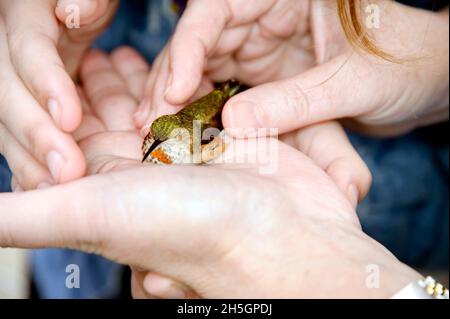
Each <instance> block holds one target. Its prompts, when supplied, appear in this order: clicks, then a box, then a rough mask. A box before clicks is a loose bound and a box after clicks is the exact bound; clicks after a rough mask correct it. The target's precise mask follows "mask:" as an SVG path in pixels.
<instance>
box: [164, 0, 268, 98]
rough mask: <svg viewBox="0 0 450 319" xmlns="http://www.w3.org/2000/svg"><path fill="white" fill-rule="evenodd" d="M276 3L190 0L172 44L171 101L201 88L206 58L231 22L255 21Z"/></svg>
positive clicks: (237, 23) (168, 95) (188, 96)
mask: <svg viewBox="0 0 450 319" xmlns="http://www.w3.org/2000/svg"><path fill="white" fill-rule="evenodd" d="M274 4H276V1H274V0H261V1H252V2H242V1H235V0H218V1H208V0H195V1H190V2H189V6H188V7H187V9H186V11H185V13H184V14H183V16H182V18H181V19H180V22H179V23H178V26H177V29H176V31H175V34H174V36H173V39H172V41H171V45H170V67H171V74H170V76H169V80H168V82H167V94H166V99H167V101H168V102H169V103H171V104H182V103H185V102H186V101H187V100H188V99H189V98H191V97H192V95H193V94H194V93H195V91H197V88H198V86H199V84H200V81H201V79H202V75H203V68H204V67H205V64H206V58H207V56H208V55H209V54H211V52H212V51H213V50H214V49H215V48H216V45H217V44H218V42H219V40H220V38H221V35H222V33H223V32H224V31H225V29H226V27H227V26H230V27H236V26H239V25H242V24H246V23H249V22H252V21H255V20H256V19H257V18H258V17H259V16H260V15H262V14H264V13H265V12H267V10H269V9H270V7H272V6H273V5H274ZM221 50H223V49H221Z"/></svg>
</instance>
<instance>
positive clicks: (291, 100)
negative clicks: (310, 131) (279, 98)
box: [284, 81, 309, 120]
mask: <svg viewBox="0 0 450 319" xmlns="http://www.w3.org/2000/svg"><path fill="white" fill-rule="evenodd" d="M284 93H285V94H284V97H285V106H286V108H287V110H286V111H287V112H288V114H291V116H293V117H295V118H296V119H303V120H307V119H308V117H309V101H308V98H307V96H306V94H305V90H304V89H303V88H302V87H301V86H300V85H299V84H298V83H296V82H295V81H294V82H292V83H290V84H289V85H286V86H285V88H284Z"/></svg>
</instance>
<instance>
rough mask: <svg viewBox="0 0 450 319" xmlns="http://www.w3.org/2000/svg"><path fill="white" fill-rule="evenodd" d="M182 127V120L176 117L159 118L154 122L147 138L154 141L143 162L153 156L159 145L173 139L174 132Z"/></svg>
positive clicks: (165, 116)
mask: <svg viewBox="0 0 450 319" xmlns="http://www.w3.org/2000/svg"><path fill="white" fill-rule="evenodd" d="M181 125H182V123H181V120H180V118H179V117H178V116H176V115H164V116H161V117H159V118H157V119H156V120H155V121H154V122H153V124H152V126H151V128H150V132H149V135H148V137H147V138H146V139H148V138H151V140H153V143H152V144H151V146H150V147H149V149H148V150H147V152H146V153H145V155H144V159H143V160H142V162H144V161H145V160H146V159H147V158H148V157H149V156H150V155H151V154H152V152H153V151H154V150H155V149H156V148H157V147H158V146H159V145H161V143H163V142H165V141H167V140H168V139H169V138H170V137H171V134H172V132H174V130H176V129H178V128H180V127H181Z"/></svg>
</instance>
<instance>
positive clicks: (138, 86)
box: [111, 47, 150, 100]
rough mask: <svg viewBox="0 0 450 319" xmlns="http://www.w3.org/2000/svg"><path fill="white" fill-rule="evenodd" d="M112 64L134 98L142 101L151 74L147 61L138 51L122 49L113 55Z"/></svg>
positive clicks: (128, 48)
mask: <svg viewBox="0 0 450 319" xmlns="http://www.w3.org/2000/svg"><path fill="white" fill-rule="evenodd" d="M111 63H112V64H113V66H114V68H115V69H116V70H117V72H118V73H119V75H120V76H121V77H122V79H123V80H124V81H125V83H126V84H127V86H128V88H129V90H130V92H131V93H132V94H133V96H134V97H135V98H136V99H137V100H141V99H142V97H143V95H144V87H145V81H146V80H147V77H148V74H149V72H150V67H149V65H148V63H147V62H146V61H145V59H144V58H143V57H142V56H141V55H140V54H139V53H138V52H136V50H134V49H132V48H130V47H121V48H118V49H116V50H114V52H113V53H112V54H111Z"/></svg>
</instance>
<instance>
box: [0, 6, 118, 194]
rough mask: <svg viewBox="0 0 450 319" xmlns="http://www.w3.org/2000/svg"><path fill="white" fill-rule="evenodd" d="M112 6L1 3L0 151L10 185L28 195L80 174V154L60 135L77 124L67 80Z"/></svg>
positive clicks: (71, 88)
mask: <svg viewBox="0 0 450 319" xmlns="http://www.w3.org/2000/svg"><path fill="white" fill-rule="evenodd" d="M57 3H58V4H57ZM117 3H118V1H108V0H95V1H87V0H61V1H58V2H57V1H56V0H42V1H15V0H2V1H0V137H1V140H0V141H1V142H0V151H1V152H2V153H3V154H4V155H5V157H6V158H7V160H8V163H9V165H10V167H11V169H12V171H13V174H14V176H15V179H16V184H17V185H16V186H17V187H21V188H23V189H33V188H36V187H37V186H42V187H44V186H48V185H49V184H55V183H64V182H67V181H70V180H73V179H76V178H79V177H81V176H83V174H84V171H85V161H84V158H83V154H82V153H81V151H80V150H79V148H78V146H77V145H76V143H75V142H74V141H73V139H72V137H71V136H70V135H69V134H67V133H70V132H73V131H74V130H75V129H76V128H77V127H78V126H79V124H80V121H81V106H80V100H79V97H78V94H77V90H76V88H75V85H74V83H73V81H72V79H71V76H75V74H76V71H77V69H78V66H79V64H80V60H81V57H82V55H83V54H84V52H85V50H86V49H87V48H88V47H89V45H90V43H91V42H92V41H93V40H94V39H95V37H97V36H98V35H99V34H100V32H101V31H102V30H103V29H104V27H106V25H107V23H108V22H109V20H110V18H111V17H112V16H113V14H114V12H115V9H116V7H117ZM78 8H79V18H80V19H79V21H80V26H81V28H80V29H76V28H73V29H70V28H69V27H76V23H77V17H76V14H77V13H78V12H77V10H78ZM72 18H74V19H72ZM66 22H68V23H67V25H66ZM69 22H70V23H69Z"/></svg>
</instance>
